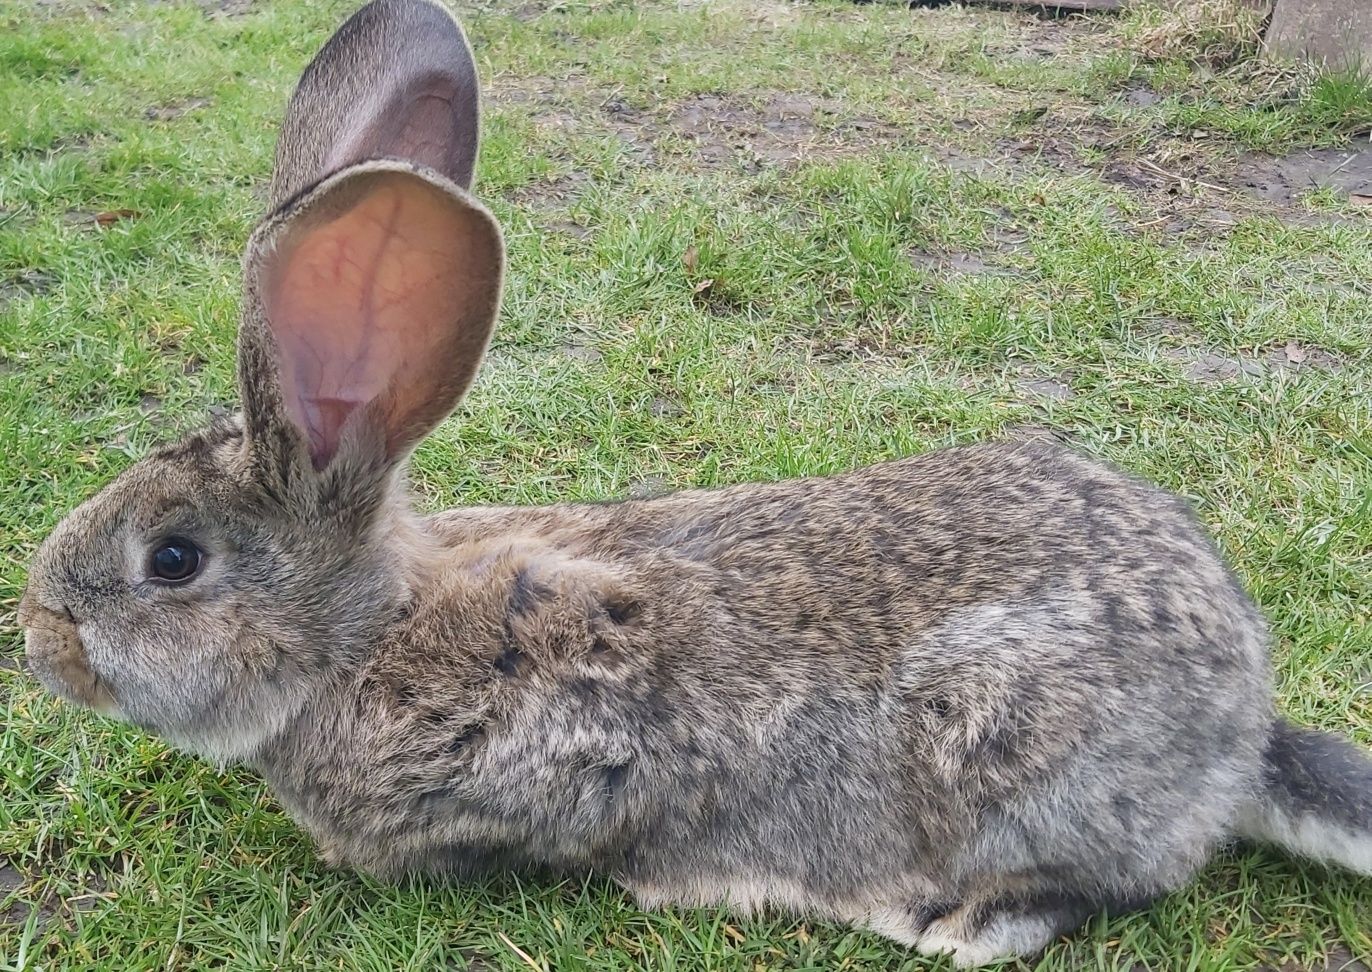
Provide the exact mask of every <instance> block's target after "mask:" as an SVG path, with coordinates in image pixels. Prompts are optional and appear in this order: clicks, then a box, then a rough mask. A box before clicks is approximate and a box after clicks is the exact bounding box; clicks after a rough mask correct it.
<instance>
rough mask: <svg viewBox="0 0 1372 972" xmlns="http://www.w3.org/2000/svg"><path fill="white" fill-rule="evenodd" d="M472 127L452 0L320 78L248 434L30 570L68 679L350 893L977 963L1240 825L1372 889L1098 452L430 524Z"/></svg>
mask: <svg viewBox="0 0 1372 972" xmlns="http://www.w3.org/2000/svg"><path fill="white" fill-rule="evenodd" d="M477 122H478V99H477V82H476V71H475V69H474V66H473V63H472V58H471V54H470V52H469V50H468V48H467V43H466V40H465V38H464V37H463V34H462V31H461V29H460V27H459V26H458V25H457V23H456V22H455V21H454V20H453V19H452V17H451V16H450V15H449V14H448V13H447V12H446V11H444V10H443V9H442V8H440V7H438V6H436V5H434V4H432V3H429V2H426V0H376V2H374V3H371V4H369V5H368V6H366V7H364V8H363V9H362V10H361V11H360V12H359V13H357V14H356V15H355V16H354V17H353V18H352V19H350V20H349V21H348V22H347V23H346V24H344V25H343V27H342V28H341V29H340V30H339V32H338V33H337V34H336V35H335V36H334V38H333V39H332V40H330V41H329V43H328V44H327V45H326V46H325V47H324V49H323V50H322V52H321V53H320V54H319V56H318V57H317V58H316V59H315V61H314V62H313V63H312V64H311V65H310V66H309V68H308V69H307V70H306V71H305V74H304V76H303V77H302V79H301V82H300V86H299V88H298V89H297V91H296V93H295V95H294V97H293V98H292V100H291V103H290V106H289V108H288V110H287V113H286V120H285V124H284V126H283V129H282V132H281V136H280V140H279V143H278V147H277V153H276V170H275V173H274V177H273V181H272V206H273V209H272V212H271V213H270V215H268V216H267V217H266V218H265V219H264V220H263V222H262V223H261V225H260V226H259V227H258V228H257V230H256V232H255V233H254V234H253V236H252V239H251V240H250V242H249V244H248V250H247V256H246V259H245V262H244V305H243V320H242V328H241V332H240V342H239V381H240V391H241V394H242V399H243V413H242V415H241V416H239V417H237V418H235V419H233V420H221V421H218V422H216V423H215V424H213V425H212V426H211V427H210V428H208V429H206V430H205V431H202V432H199V433H196V434H194V435H192V436H189V437H188V438H186V439H185V440H183V441H182V442H179V443H177V444H175V445H172V446H168V447H166V448H163V449H161V450H159V451H157V452H155V453H153V454H152V455H150V456H148V457H147V458H145V459H144V460H142V461H141V462H139V463H138V464H137V465H135V466H133V467H132V468H130V469H129V470H127V471H126V472H125V473H123V474H122V475H121V476H120V477H119V478H118V479H116V480H115V481H114V482H113V483H111V484H110V485H109V486H107V487H106V488H105V489H104V490H102V491H101V492H100V493H99V494H97V495H96V496H94V497H92V498H91V499H90V500H88V501H87V502H86V503H84V504H83V505H82V506H81V507H80V508H79V509H78V510H76V511H75V512H73V513H72V514H71V515H69V516H68V517H67V519H65V520H64V521H63V522H62V523H61V524H60V525H59V526H58V527H57V529H56V530H55V531H54V532H53V535H52V537H51V538H49V540H48V541H47V542H45V543H44V545H43V547H42V548H41V549H40V551H39V552H38V554H37V556H36V557H35V560H34V563H33V566H32V569H31V571H30V578H29V585H28V589H27V591H26V593H25V596H24V598H23V600H22V602H21V604H20V619H21V622H22V623H23V625H24V626H25V628H26V637H27V645H28V652H29V658H30V663H31V665H32V668H33V670H34V672H35V673H36V674H37V675H38V676H39V677H40V678H42V679H43V681H44V682H45V683H46V684H47V685H48V686H49V687H50V688H52V689H53V691H55V692H58V693H60V694H62V695H63V696H65V697H67V698H69V699H71V700H73V701H75V702H77V703H79V704H83V705H89V706H93V707H96V708H98V709H100V710H101V711H103V712H106V713H108V714H110V715H113V716H116V717H118V718H123V719H126V720H128V721H130V722H132V723H134V724H136V725H140V726H143V727H146V728H148V729H150V730H152V731H156V732H158V733H160V734H162V735H164V736H165V737H166V738H168V739H170V740H172V741H173V742H174V743H176V744H178V745H181V746H183V747H185V748H187V749H190V750H192V751H195V752H199V753H202V754H204V755H206V756H207V757H210V758H213V759H217V760H220V761H241V762H244V763H248V764H251V765H253V766H255V767H257V768H258V769H259V770H260V771H261V772H262V773H263V774H265V776H266V777H267V778H268V779H269V780H270V781H271V783H272V785H273V787H274V788H275V790H276V792H277V793H278V794H279V795H280V797H281V799H282V800H283V801H284V802H285V804H286V805H287V806H288V807H289V808H290V810H291V812H292V813H293V814H294V816H295V817H296V819H298V820H299V821H300V823H301V824H302V825H303V826H304V827H305V828H307V829H308V831H309V832H310V833H311V834H312V835H313V836H314V838H315V839H316V840H317V842H318V844H319V846H320V849H321V852H322V853H323V854H324V855H325V856H326V857H327V858H328V859H330V860H332V861H335V862H337V863H341V864H346V865H350V866H354V867H357V868H361V869H365V870H367V871H371V872H374V873H377V874H381V875H400V874H404V873H407V872H413V871H434V872H443V873H450V874H466V873H472V872H476V871H482V870H487V869H490V868H501V867H520V868H543V869H551V870H580V869H587V868H595V869H601V870H603V871H606V872H608V873H610V874H612V875H614V876H615V878H616V879H617V880H619V881H620V882H621V883H622V884H623V885H624V886H625V887H626V888H628V889H629V890H630V891H632V892H633V893H634V894H635V895H636V896H637V898H638V899H639V900H640V901H641V902H642V903H643V904H644V905H645V906H656V905H673V904H680V905H697V904H724V905H727V906H730V907H733V908H735V909H738V910H739V911H745V912H746V911H750V910H753V909H758V908H763V907H777V908H782V909H788V910H791V911H794V912H797V913H801V914H806V915H812V916H816V917H824V918H828V919H835V920H840V921H847V922H852V923H855V924H859V925H863V926H865V927H868V928H871V929H874V930H876V931H878V932H880V933H882V934H884V935H887V936H890V937H891V938H893V939H896V940H898V941H900V942H904V943H908V944H909V945H912V946H914V947H915V948H917V949H920V950H922V951H924V952H927V953H939V952H949V953H951V954H952V956H953V960H954V962H955V963H956V964H958V965H960V966H967V965H976V964H979V963H983V962H988V961H991V960H994V959H999V958H1003V957H1007V956H1015V955H1021V956H1027V955H1030V954H1032V953H1034V952H1036V951H1038V950H1039V949H1042V948H1043V947H1044V946H1045V945H1047V944H1048V943H1050V942H1051V941H1052V940H1053V939H1054V938H1055V937H1056V936H1058V935H1059V934H1061V933H1063V932H1065V931H1069V930H1071V929H1073V928H1074V927H1076V926H1077V925H1079V924H1080V923H1082V922H1083V921H1084V920H1085V919H1086V918H1087V917H1089V916H1090V915H1092V914H1094V913H1096V912H1098V911H1100V910H1101V909H1119V908H1125V907H1133V906H1137V905H1140V904H1142V903H1145V902H1147V901H1148V900H1150V899H1151V898H1153V897H1155V896H1157V895H1160V894H1163V893H1165V892H1167V891H1170V890H1172V889H1175V888H1177V887H1179V886H1181V885H1183V884H1184V883H1185V882H1186V881H1188V880H1189V879H1190V878H1191V876H1192V875H1193V874H1194V873H1195V871H1196V870H1197V868H1198V867H1200V866H1201V865H1202V864H1203V863H1204V862H1205V860H1206V859H1207V857H1208V856H1209V855H1210V853H1211V852H1212V851H1213V850H1214V849H1215V848H1216V847H1217V846H1218V845H1220V844H1222V843H1224V842H1226V841H1228V840H1231V839H1233V838H1256V839H1261V840H1267V841H1272V842H1275V843H1277V844H1279V845H1281V846H1283V847H1285V848H1287V849H1289V850H1291V851H1293V852H1295V853H1298V854H1302V855H1306V856H1309V857H1313V858H1316V859H1319V860H1323V861H1327V862H1330V863H1334V864H1339V865H1342V866H1344V867H1347V868H1351V869H1353V870H1355V871H1357V872H1360V873H1363V874H1372V759H1369V757H1368V755H1367V753H1366V752H1364V751H1363V750H1361V749H1358V748H1357V747H1355V746H1354V745H1352V744H1351V743H1349V742H1347V741H1344V740H1342V739H1340V738H1338V737H1335V736H1331V735H1325V734H1321V733H1317V732H1313V731H1310V730H1307V729H1302V728H1297V727H1296V726H1295V725H1293V724H1291V723H1290V722H1288V721H1287V720H1286V719H1284V718H1283V717H1281V716H1280V715H1278V714H1277V713H1276V711H1275V709H1274V704H1273V691H1272V684H1271V671H1270V663H1269V659H1268V648H1269V641H1270V639H1269V637H1268V634H1267V631H1266V627H1265V625H1264V622H1263V619H1262V618H1261V616H1260V615H1259V613H1258V611H1257V610H1256V608H1255V607H1254V606H1253V604H1252V602H1251V601H1250V600H1249V599H1248V597H1247V596H1246V595H1245V594H1244V592H1243V590H1242V589H1241V587H1240V585H1239V584H1238V583H1237V582H1236V580H1235V579H1234V576H1233V574H1232V573H1231V572H1230V571H1229V569H1228V568H1227V567H1226V565H1225V563H1224V561H1223V559H1222V557H1221V556H1220V555H1219V553H1218V552H1217V551H1216V549H1215V547H1214V545H1213V544H1212V543H1211V541H1210V540H1209V539H1208V538H1207V537H1206V535H1205V533H1204V531H1203V530H1202V529H1201V528H1200V527H1199V526H1198V525H1197V523H1196V521H1195V519H1194V518H1193V516H1192V514H1191V512H1190V511H1189V510H1188V508H1187V507H1186V505H1185V504H1184V503H1183V502H1182V501H1181V500H1180V499H1178V498H1176V497H1174V496H1171V495H1169V494H1166V493H1164V492H1161V491H1160V490H1157V489H1155V488H1153V487H1151V486H1149V485H1147V484H1145V483H1142V482H1140V481H1138V480H1136V479H1135V478H1133V477H1131V476H1128V475H1126V474H1124V473H1121V472H1119V471H1117V470H1115V469H1112V468H1110V467H1107V466H1105V465H1102V464H1100V463H1097V462H1094V461H1091V460H1088V459H1086V458H1084V457H1082V456H1079V455H1077V454H1076V453H1074V452H1072V451H1069V450H1067V449H1063V448H1060V447H1056V446H1047V445H1043V444H1030V443H1010V442H1001V443H990V444H984V445H978V446H971V447H966V448H957V449H948V450H943V451H937V452H933V453H929V454H927V455H922V456H917V457H913V458H907V459H901V460H898V461H894V462H889V463H886V464H883V465H878V466H873V467H870V468H867V469H861V470H857V471H854V472H849V473H845V474H843V475H837V476H832V477H828V478H822V479H801V480H792V481H787V482H779V483H771V484H752V485H740V486H732V487H727V488H722V489H716V490H708V491H694V492H685V493H679V494H676V495H672V496H665V497H659V498H657V499H651V500H640V501H630V502H625V503H620V504H602V505H561V506H553V507H547V508H476V509H457V510H451V511H448V512H444V513H440V514H437V515H434V516H430V517H422V516H420V515H418V514H417V513H415V512H414V510H413V505H412V502H411V499H410V497H409V495H408V493H407V491H406V488H405V484H404V476H403V471H404V466H405V460H406V457H407V456H408V455H409V453H410V451H411V450H412V449H413V448H414V446H415V445H416V443H417V442H419V441H420V439H422V438H423V437H424V436H425V435H426V434H427V433H428V432H430V431H431V430H432V429H433V428H434V427H435V426H436V425H437V424H438V423H439V422H440V421H442V420H443V418H444V417H445V416H446V415H447V414H448V413H449V412H450V411H451V410H452V408H453V407H454V405H455V404H456V403H457V402H458V400H459V399H460V398H461V396H462V395H463V394H464V393H465V391H466V390H467V388H468V386H469V385H470V384H471V382H472V380H473V378H474V376H475V374H476V370H477V366H478V364H479V363H480V360H481V358H482V355H483V354H484V352H485V349H486V345H487V342H488V341H489V339H490V334H491V330H492V327H493V325H494V322H495V319H496V316H497V312H498V308H499V302H500V293H501V281H502V273H503V264H504V248H503V244H502V240H501V234H500V230H499V227H498V226H497V224H496V222H495V220H494V219H493V218H492V217H491V215H490V213H489V212H488V211H487V210H486V209H485V208H484V207H483V206H482V205H481V204H480V203H479V202H478V201H477V200H476V198H475V197H474V196H473V195H472V173H473V171H474V167H475V163H476V149H477V140H478V139H477V136H478V127H477ZM167 537H176V538H177V542H178V544H180V545H181V546H180V547H179V548H178V550H180V551H182V552H184V551H189V550H194V551H196V562H197V563H196V568H195V569H194V570H187V571H186V572H185V575H184V577H181V576H179V575H180V572H181V570H182V566H181V565H180V561H179V560H177V563H175V564H173V563H172V561H173V560H176V557H175V556H174V555H173V553H168V552H165V551H163V552H162V553H158V551H159V549H160V548H159V545H162V546H165V544H166V538H167ZM156 558H161V559H160V560H158V559H156ZM164 562H165V563H164ZM152 563H160V564H163V565H164V566H165V567H166V569H167V570H170V571H172V573H174V574H177V575H178V580H177V582H176V583H165V582H163V583H159V582H158V578H156V577H150V576H149V575H148V570H149V566H148V565H149V564H152ZM168 565H169V566H168Z"/></svg>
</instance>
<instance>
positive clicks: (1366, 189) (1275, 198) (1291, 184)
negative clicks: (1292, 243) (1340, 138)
mask: <svg viewBox="0 0 1372 972" xmlns="http://www.w3.org/2000/svg"><path fill="white" fill-rule="evenodd" d="M1234 180H1235V181H1234V184H1235V185H1236V186H1238V187H1240V188H1243V189H1245V190H1247V191H1248V192H1250V193H1252V194H1254V195H1256V196H1258V197H1260V198H1262V199H1265V200H1267V201H1268V202H1271V203H1275V204H1277V205H1279V206H1291V205H1295V204H1298V203H1299V202H1300V200H1301V197H1302V196H1304V195H1305V194H1306V193H1308V192H1310V191H1311V190H1314V189H1332V190H1334V191H1335V192H1337V193H1339V194H1340V195H1348V194H1351V193H1356V194H1359V195H1372V142H1362V143H1360V144H1358V145H1354V146H1350V147H1348V148H1332V149H1310V150H1308V151H1304V152H1295V153H1293V154H1291V155H1287V156H1284V157H1280V158H1276V157H1273V156H1270V155H1259V154H1256V153H1254V154H1250V155H1246V156H1244V157H1243V158H1242V159H1241V160H1240V161H1239V164H1238V168H1237V170H1236V172H1235V176H1234Z"/></svg>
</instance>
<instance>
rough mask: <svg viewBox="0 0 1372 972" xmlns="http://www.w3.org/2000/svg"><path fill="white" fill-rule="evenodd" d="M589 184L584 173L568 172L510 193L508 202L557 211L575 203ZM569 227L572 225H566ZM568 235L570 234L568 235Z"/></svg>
mask: <svg viewBox="0 0 1372 972" xmlns="http://www.w3.org/2000/svg"><path fill="white" fill-rule="evenodd" d="M590 184H591V177H590V175H589V174H587V173H585V172H568V173H566V174H565V175H558V176H553V177H552V178H551V179H546V180H544V181H542V182H534V183H531V184H529V185H527V186H522V187H520V188H519V189H516V190H514V192H512V193H510V200H511V201H512V202H515V203H518V204H519V205H521V206H525V207H527V208H529V209H535V210H550V209H559V208H562V207H565V206H567V205H568V204H569V203H572V202H575V201H576V199H577V198H578V197H580V195H581V194H582V193H583V192H585V191H586V187H587V186H589V185H590ZM567 225H569V226H571V225H574V224H570V223H569V224H567ZM569 235H570V234H569Z"/></svg>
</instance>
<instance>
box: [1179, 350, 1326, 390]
mask: <svg viewBox="0 0 1372 972" xmlns="http://www.w3.org/2000/svg"><path fill="white" fill-rule="evenodd" d="M1162 354H1163V357H1165V358H1169V359H1171V360H1172V361H1175V362H1177V363H1178V364H1179V365H1181V367H1182V369H1183V371H1182V373H1183V374H1184V375H1185V377H1186V379H1187V380H1188V381H1192V382H1196V383H1198V384H1223V383H1225V382H1231V381H1235V380H1238V379H1241V378H1262V377H1264V376H1266V375H1269V374H1274V373H1280V372H1285V373H1290V374H1299V373H1303V372H1308V371H1316V372H1332V371H1337V370H1339V369H1340V368H1342V367H1343V365H1344V361H1343V359H1342V358H1340V357H1339V356H1338V355H1337V354H1334V353H1333V352H1331V351H1326V350H1324V349H1323V348H1317V347H1314V346H1312V345H1306V344H1301V343H1300V342H1298V341H1287V342H1286V343H1285V344H1282V345H1279V346H1277V347H1274V348H1271V349H1269V350H1267V351H1266V352H1264V353H1263V354H1261V355H1257V356H1250V355H1243V354H1239V355H1230V354H1222V353H1220V352H1218V351H1213V350H1209V351H1208V350H1197V349H1195V348H1164V349H1163V351H1162Z"/></svg>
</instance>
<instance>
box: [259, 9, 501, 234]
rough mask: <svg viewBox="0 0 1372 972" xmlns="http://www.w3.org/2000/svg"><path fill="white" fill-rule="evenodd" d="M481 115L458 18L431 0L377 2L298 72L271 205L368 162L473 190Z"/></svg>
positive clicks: (280, 139) (279, 141) (278, 153)
mask: <svg viewBox="0 0 1372 972" xmlns="http://www.w3.org/2000/svg"><path fill="white" fill-rule="evenodd" d="M479 112H480V93H479V86H478V82H477V77H476V64H475V63H474V62H473V60H472V52H471V48H470V47H468V46H467V38H466V37H465V36H463V33H462V28H461V27H460V26H459V25H458V23H457V21H456V20H454V19H453V17H452V15H451V14H449V13H448V11H446V10H444V9H443V8H442V7H440V6H439V5H438V4H437V3H433V2H430V0H373V2H372V3H369V4H367V5H366V6H365V7H363V8H362V9H361V10H359V11H358V12H357V13H355V14H353V16H352V17H350V18H349V19H348V21H347V22H346V23H344V24H343V26H342V27H340V28H338V32H337V33H335V34H334V35H333V37H331V38H329V42H328V43H327V44H325V45H324V47H323V49H322V50H321V51H320V52H319V53H318V54H317V55H316V56H315V59H314V60H313V61H311V62H310V65H309V66H308V67H307V68H305V72H304V74H302V75H301V76H300V82H299V84H297V85H296V88H295V94H293V95H292V96H291V101H290V105H289V106H288V107H287V109H286V118H285V121H284V122H283V123H282V125H281V133H280V135H279V136H278V137H277V140H276V168H275V170H274V171H273V173H272V187H271V205H272V208H273V209H275V208H277V207H279V206H282V205H283V204H285V203H286V202H287V201H288V200H289V199H291V198H292V197H293V196H295V195H297V194H299V193H300V192H302V191H304V190H305V189H307V188H309V187H310V186H311V185H313V184H314V183H316V182H318V181H319V180H321V179H323V178H324V177H325V176H327V175H329V174H331V173H333V172H337V171H338V170H339V169H342V168H344V167H346V166H349V165H353V164H354V163H357V162H362V161H364V160H367V159H381V158H397V159H404V160H406V161H409V162H415V163H418V164H420V165H423V166H427V167H428V168H430V169H433V170H434V171H435V172H438V173H440V174H442V175H444V176H446V177H447V178H448V179H449V180H451V181H452V182H455V183H456V184H457V185H459V186H461V187H462V188H463V189H471V188H472V177H473V173H474V171H475V168H476V152H477V135H478V128H479V118H478V116H479Z"/></svg>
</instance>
